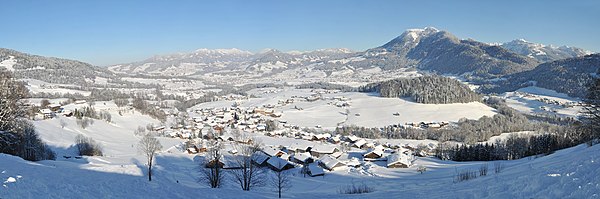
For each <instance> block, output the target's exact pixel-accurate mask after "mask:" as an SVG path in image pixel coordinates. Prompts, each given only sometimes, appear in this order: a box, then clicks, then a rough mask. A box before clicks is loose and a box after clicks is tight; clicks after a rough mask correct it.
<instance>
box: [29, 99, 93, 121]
mask: <svg viewBox="0 0 600 199" xmlns="http://www.w3.org/2000/svg"><path fill="white" fill-rule="evenodd" d="M73 103H74V104H85V103H86V101H85V100H76V101H74V102H73ZM38 115H39V116H40V117H41V118H42V119H52V118H54V117H56V116H57V115H62V116H66V117H71V116H73V111H71V110H66V109H64V108H63V107H62V105H60V104H49V105H47V106H46V107H44V108H42V109H40V110H39V111H38Z"/></svg>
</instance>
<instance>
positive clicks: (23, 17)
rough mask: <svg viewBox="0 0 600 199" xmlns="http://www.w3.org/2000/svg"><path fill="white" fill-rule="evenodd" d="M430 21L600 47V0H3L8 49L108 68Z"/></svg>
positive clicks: (313, 42) (365, 38) (384, 34)
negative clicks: (198, 51)
mask: <svg viewBox="0 0 600 199" xmlns="http://www.w3.org/2000/svg"><path fill="white" fill-rule="evenodd" d="M429 26H431V27H436V28H437V29H441V30H446V31H449V32H451V33H452V34H454V35H456V36H458V37H459V38H465V39H466V38H472V39H475V40H478V41H482V42H488V43H492V42H494V43H495V42H508V41H511V40H514V39H519V38H523V39H525V40H528V41H532V42H536V43H543V44H552V45H557V46H558V45H568V46H576V47H580V48H584V49H587V50H591V51H594V52H600V39H599V37H598V36H599V35H600V1H597V0H583V1H575V0H573V1H559V0H529V1H522V0H502V1H479V0H472V1H466V0H456V1H444V0H434V1H384V0H373V1H366V0H363V1H358V0H303V1H287V0H267V1H260V0H256V1H248V0H235V1H234V0H220V1H192V0H172V1H152V0H97V1H93V0H85V1H81V0H38V1H31V0H8V1H2V2H0V48H10V49H14V50H18V51H21V52H26V53H30V54H37V55H43V56H52V57H61V58H67V59H76V60H80V61H84V62H88V63H91V64H94V65H99V66H107V65H113V64H118V63H128V62H134V61H140V60H144V59H146V58H149V57H151V56H153V55H158V54H170V53H176V52H189V51H193V50H195V49H199V48H209V49H217V48H238V49H242V50H247V51H251V52H258V51H260V50H262V49H266V48H274V49H278V50H281V51H292V50H299V51H309V50H315V49H323V48H349V49H352V50H356V51H362V50H366V49H369V48H373V47H377V46H380V45H383V44H384V43H386V42H387V41H389V40H391V39H393V38H395V37H397V36H399V35H400V34H402V32H404V31H405V30H406V29H410V28H424V27H429Z"/></svg>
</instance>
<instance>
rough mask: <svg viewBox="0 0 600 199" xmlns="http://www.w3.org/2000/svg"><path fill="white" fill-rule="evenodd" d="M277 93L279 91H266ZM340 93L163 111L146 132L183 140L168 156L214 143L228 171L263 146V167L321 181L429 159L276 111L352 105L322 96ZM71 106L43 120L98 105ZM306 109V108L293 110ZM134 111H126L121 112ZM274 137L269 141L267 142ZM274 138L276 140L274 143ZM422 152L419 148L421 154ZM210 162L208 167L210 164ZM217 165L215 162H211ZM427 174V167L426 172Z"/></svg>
mask: <svg viewBox="0 0 600 199" xmlns="http://www.w3.org/2000/svg"><path fill="white" fill-rule="evenodd" d="M264 92H265V93H277V92H276V91H272V90H271V91H264ZM335 92H336V91H315V94H311V95H308V96H295V95H294V96H290V97H289V98H286V99H279V100H277V103H276V104H275V103H273V104H270V103H267V104H263V105H262V106H260V107H242V106H241V105H242V103H240V100H247V98H244V97H242V96H234V95H230V96H220V97H217V99H218V101H219V102H222V103H229V104H230V106H229V107H218V108H213V107H208V108H191V109H189V110H188V112H187V113H178V112H174V111H173V109H163V110H164V111H165V112H166V113H168V114H169V117H168V119H167V121H165V122H163V123H160V124H153V125H151V127H148V128H147V130H148V131H149V132H150V133H153V134H155V135H156V136H159V137H165V138H171V139H179V140H181V141H180V142H181V144H180V145H178V147H175V149H170V150H168V151H166V152H167V153H187V154H189V155H190V156H198V157H204V156H205V153H206V152H207V151H208V150H209V147H210V144H209V143H210V142H211V141H218V142H221V143H222V144H224V146H225V148H224V149H223V150H224V151H225V153H224V156H223V158H222V162H219V163H218V165H219V166H220V167H222V168H223V169H235V168H236V164H235V163H234V162H233V161H232V160H233V159H234V157H235V156H236V155H238V154H237V151H236V149H235V147H234V146H235V145H249V144H253V143H260V144H261V150H260V151H257V152H256V153H254V154H252V162H253V163H254V164H255V165H257V166H260V167H265V168H269V169H272V170H276V171H280V170H287V169H292V168H300V170H302V171H304V172H305V173H306V175H309V176H313V177H314V176H322V175H325V174H326V173H327V172H331V171H334V170H339V169H342V170H343V169H350V168H354V169H360V168H361V167H363V166H365V164H377V165H380V166H382V167H387V168H390V169H393V168H413V169H414V167H413V162H414V160H416V157H417V156H429V155H430V154H431V153H432V151H433V149H434V148H435V145H434V144H429V145H422V146H416V145H409V144H404V145H402V144H391V143H386V142H379V141H377V140H372V139H363V138H360V137H357V136H355V135H340V134H335V131H332V130H328V129H324V128H322V127H321V126H320V125H315V126H312V127H306V126H298V125H295V124H290V123H289V122H288V121H286V120H284V119H281V117H282V116H283V115H284V113H283V112H282V111H278V110H277V109H276V108H278V107H281V106H292V105H293V104H294V102H298V101H304V102H308V103H311V102H315V101H319V100H320V101H326V104H327V105H329V106H334V107H338V108H345V107H348V106H351V103H350V102H349V100H350V99H349V98H346V97H339V96H338V97H323V96H322V95H323V94H327V93H335ZM71 101H72V103H71V104H65V103H50V104H46V105H45V106H44V108H43V109H40V110H39V113H38V116H39V117H40V118H42V119H52V118H55V117H71V116H73V112H76V111H77V110H78V109H80V110H81V109H82V108H84V107H87V106H90V104H96V105H95V107H98V106H101V107H103V105H106V103H100V102H96V103H90V102H86V101H85V100H74V101H73V100H71ZM294 108H295V109H296V110H301V109H302V108H301V107H297V106H295V107H294ZM121 109H122V110H132V108H131V107H129V106H126V107H122V108H119V110H121ZM109 110H112V111H114V110H113V109H111V108H97V110H95V111H97V112H101V111H109ZM447 124H448V123H447V122H439V123H437V122H414V123H405V124H397V125H393V126H394V127H396V128H441V127H443V126H445V125H447ZM267 138H269V141H266V140H267ZM271 138H272V139H271ZM417 148H418V149H417ZM208 163H209V162H207V164H208ZM212 164H215V163H214V162H212V163H211V165H212ZM421 169H422V168H421Z"/></svg>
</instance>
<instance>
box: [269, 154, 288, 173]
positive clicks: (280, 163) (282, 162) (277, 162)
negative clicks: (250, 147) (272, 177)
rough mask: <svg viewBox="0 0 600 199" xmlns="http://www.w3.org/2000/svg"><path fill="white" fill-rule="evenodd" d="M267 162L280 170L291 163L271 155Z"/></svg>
mask: <svg viewBox="0 0 600 199" xmlns="http://www.w3.org/2000/svg"><path fill="white" fill-rule="evenodd" d="M267 164H269V165H271V166H273V167H274V168H276V169H278V170H282V169H283V168H284V167H285V166H286V165H288V164H290V163H289V162H288V161H287V160H284V159H281V158H279V157H271V158H269V160H267Z"/></svg>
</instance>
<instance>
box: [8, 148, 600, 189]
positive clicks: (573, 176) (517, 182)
mask: <svg viewBox="0 0 600 199" xmlns="http://www.w3.org/2000/svg"><path fill="white" fill-rule="evenodd" d="M0 162H1V163H2V167H1V168H0V179H2V181H3V187H0V195H1V196H2V197H3V198H39V197H40V196H44V197H45V198H189V197H202V198H273V197H275V194H274V193H273V192H272V191H271V190H270V189H269V188H267V187H261V188H257V189H255V190H253V191H249V192H243V191H241V190H239V188H237V187H236V186H234V185H232V184H231V183H229V185H226V186H225V187H224V188H220V189H210V188H206V187H205V186H204V185H202V184H199V183H198V182H196V179H195V178H196V177H197V176H198V175H197V173H198V172H197V171H196V169H195V167H194V166H193V163H194V162H193V160H192V159H190V158H185V157H178V156H170V155H161V156H159V158H158V161H157V163H158V165H159V168H158V170H157V172H156V176H155V178H153V179H155V180H154V181H152V182H148V181H147V180H146V178H145V177H144V176H142V174H141V173H142V170H143V168H140V166H133V165H125V166H123V167H121V166H118V165H110V164H86V163H82V162H75V161H42V162H36V163H33V162H27V161H24V160H22V159H20V158H17V157H14V156H9V155H4V154H0ZM417 163H418V164H423V165H427V166H428V168H429V170H428V171H427V172H425V173H424V174H418V173H417V172H416V171H414V169H404V170H403V169H397V170H394V171H385V170H379V168H377V169H374V171H373V172H374V173H378V174H377V175H376V176H366V175H364V174H357V173H353V172H347V171H336V172H332V173H327V174H326V175H325V176H324V177H315V178H310V177H307V178H303V177H301V176H300V175H297V176H294V177H293V184H294V186H293V187H292V188H291V189H290V190H289V191H288V192H287V193H284V196H285V197H290V198H317V197H318V198H322V197H326V198H364V197H368V198H390V197H391V196H393V197H394V198H404V197H411V198H442V197H444V198H598V197H600V175H596V174H598V173H600V145H597V146H593V147H587V146H585V145H580V146H577V147H573V148H570V149H566V150H562V151H558V152H556V153H555V154H551V155H549V156H546V157H540V158H535V159H530V158H526V159H522V160H516V161H503V162H502V163H503V164H504V166H505V169H504V171H503V172H501V173H499V174H494V173H493V172H491V171H490V173H491V174H489V175H488V176H484V177H479V178H477V179H474V180H471V181H466V182H460V183H454V182H453V177H454V174H455V171H456V170H463V169H466V168H471V169H473V170H476V168H478V167H479V166H480V164H482V163H454V162H442V161H439V160H434V159H430V158H423V159H419V160H418V161H417ZM93 167H97V168H98V169H90V168H93ZM490 167H492V168H493V165H490ZM177 181H178V182H179V183H177ZM352 182H355V183H360V182H364V183H365V184H367V185H369V186H372V187H374V188H375V191H374V192H373V193H368V194H362V195H345V194H339V193H337V189H338V187H340V186H343V185H348V184H350V183H352Z"/></svg>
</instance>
